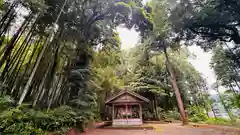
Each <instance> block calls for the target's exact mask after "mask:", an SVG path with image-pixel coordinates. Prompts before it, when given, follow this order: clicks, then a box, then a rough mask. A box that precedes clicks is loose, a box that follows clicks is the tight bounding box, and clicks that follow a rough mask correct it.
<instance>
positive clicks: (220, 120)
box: [206, 118, 231, 125]
mask: <svg viewBox="0 0 240 135" xmlns="http://www.w3.org/2000/svg"><path fill="white" fill-rule="evenodd" d="M206 123H208V124H216V125H229V124H230V123H231V122H230V120H227V119H224V118H209V119H208V120H207V121H206Z"/></svg>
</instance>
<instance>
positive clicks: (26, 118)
mask: <svg viewBox="0 0 240 135" xmlns="http://www.w3.org/2000/svg"><path fill="white" fill-rule="evenodd" d="M76 116H77V114H76V113H75V112H74V111H73V109H72V108H71V107H68V106H62V107H59V108H56V109H53V110H51V111H49V112H46V111H45V112H44V111H40V110H34V109H30V108H25V107H18V108H10V109H8V110H5V111H3V112H2V113H1V115H0V121H1V129H2V131H1V133H3V134H17V133H26V134H31V133H32V134H41V135H44V134H45V133H44V131H45V132H49V131H51V132H52V131H58V130H61V129H66V128H68V127H76V126H77V125H78V124H79V123H81V122H80V121H78V120H77V117H76ZM78 126H80V127H81V126H82V125H78Z"/></svg>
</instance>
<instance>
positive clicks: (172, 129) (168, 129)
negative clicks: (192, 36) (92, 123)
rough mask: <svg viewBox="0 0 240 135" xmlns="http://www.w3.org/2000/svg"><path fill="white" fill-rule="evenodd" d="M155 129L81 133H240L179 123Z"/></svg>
mask: <svg viewBox="0 0 240 135" xmlns="http://www.w3.org/2000/svg"><path fill="white" fill-rule="evenodd" d="M154 127H155V128H156V129H155V130H121V129H94V130H91V131H89V132H87V133H82V134H81V135H240V133H239V132H237V131H231V132H230V131H224V130H217V129H212V128H200V127H190V126H181V125H180V124H157V125H154Z"/></svg>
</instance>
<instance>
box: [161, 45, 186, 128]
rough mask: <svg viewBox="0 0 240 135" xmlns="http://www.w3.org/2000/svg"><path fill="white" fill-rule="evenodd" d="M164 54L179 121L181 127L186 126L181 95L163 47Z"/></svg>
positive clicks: (165, 49)
mask: <svg viewBox="0 0 240 135" xmlns="http://www.w3.org/2000/svg"><path fill="white" fill-rule="evenodd" d="M164 54H165V57H166V65H167V70H168V72H169V75H170V77H171V83H172V87H173V89H174V92H175V95H176V99H177V103H178V108H179V112H180V116H181V120H182V123H183V125H187V124H188V119H187V117H186V113H185V109H184V105H183V101H182V98H181V93H180V90H179V88H178V85H177V80H176V76H175V74H174V71H173V69H172V65H171V62H170V60H169V57H168V54H167V48H166V47H164Z"/></svg>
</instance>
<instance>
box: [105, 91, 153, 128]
mask: <svg viewBox="0 0 240 135" xmlns="http://www.w3.org/2000/svg"><path fill="white" fill-rule="evenodd" d="M148 102H149V100H148V99H147V98H145V97H143V96H141V95H139V94H137V93H135V92H132V91H127V90H123V91H120V92H119V93H118V94H116V95H115V96H113V97H112V98H110V99H109V100H108V101H106V104H107V105H109V106H111V107H112V125H113V126H123V125H142V123H143V121H142V104H143V103H148Z"/></svg>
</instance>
